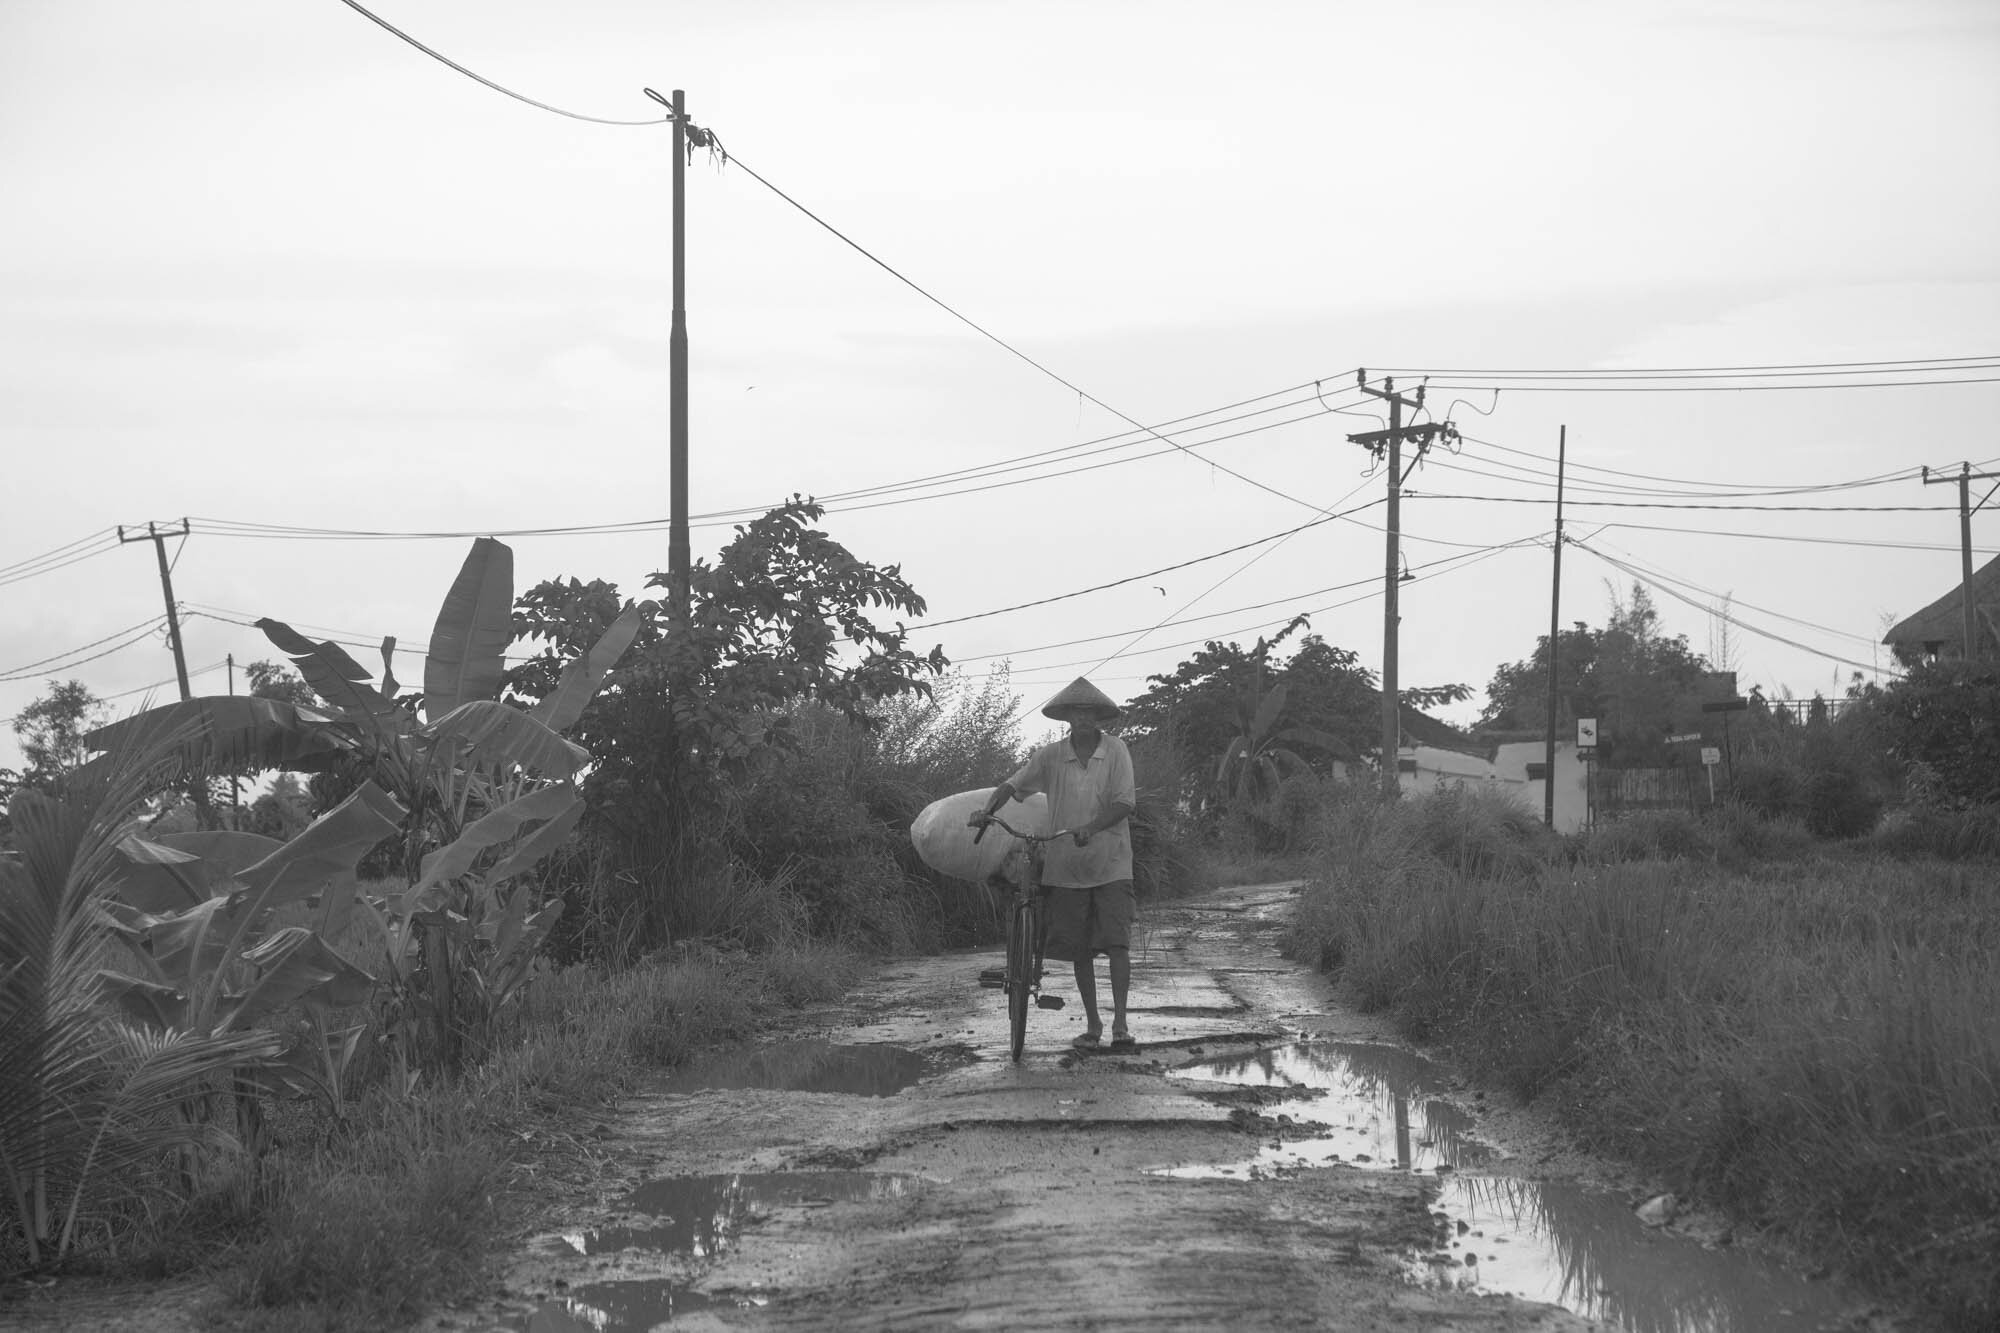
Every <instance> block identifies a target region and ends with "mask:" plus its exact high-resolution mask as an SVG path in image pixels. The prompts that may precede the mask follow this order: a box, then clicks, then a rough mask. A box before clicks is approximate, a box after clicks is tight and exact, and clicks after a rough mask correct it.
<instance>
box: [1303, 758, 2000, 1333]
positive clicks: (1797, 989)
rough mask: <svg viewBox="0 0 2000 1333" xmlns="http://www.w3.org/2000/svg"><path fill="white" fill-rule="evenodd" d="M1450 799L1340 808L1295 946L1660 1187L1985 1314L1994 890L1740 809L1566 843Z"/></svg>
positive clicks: (1994, 1155)
mask: <svg viewBox="0 0 2000 1333" xmlns="http://www.w3.org/2000/svg"><path fill="white" fill-rule="evenodd" d="M1461 801H1462V798H1459V797H1425V798H1420V799H1416V800H1409V801H1405V802H1402V803H1400V804H1399V805H1397V806H1395V807H1391V808H1388V809H1382V808H1374V809H1361V808H1356V809H1354V810H1351V811H1350V812H1349V814H1350V818H1349V819H1348V821H1347V823H1346V825H1345V826H1344V827H1343V828H1341V829H1339V830H1336V831H1333V832H1332V833H1330V835H1329V837H1328V840H1327V843H1326V845H1325V847H1324V849H1323V852H1322V860H1321V865H1320V870H1319V873H1318V874H1317V876H1316V877H1315V882H1314V884H1313V886H1312V887H1311V888H1310V889H1309V890H1308V893H1307V895H1306V898H1305V900H1304V901H1303V903H1302V904H1301V908H1300V913H1299V917H1298V920H1297V922H1296V923H1295V926H1294V930H1293V936H1292V941H1291V947H1292V949H1293V951H1294V952H1295V953H1296V954H1298V955H1299V956H1303V957H1307V958H1311V959H1313V960H1315V961H1318V962H1319V963H1321V965H1322V966H1327V967H1330V968H1333V969H1336V970H1338V972H1339V973H1340V975H1341V977H1342V979H1343V980H1344V982H1345V983H1346V984H1347V985H1348V986H1350V987H1351V988H1352V990H1353V993H1354V995H1355V996H1356V998H1357V999H1358V1000H1359V1001H1360V1002H1361V1003H1362V1004H1363V1005H1365V1006H1368V1007H1371V1008H1385V1009H1390V1010H1393V1011H1394V1013H1395V1014H1396V1016H1397V1018H1398V1021H1399V1023H1400V1024H1401V1026H1402V1027H1403V1028H1404V1029H1405V1030H1406V1031H1408V1032H1409V1033H1410V1034H1411V1035H1413V1036H1416V1037H1418V1038H1431V1039H1436V1040H1439V1041H1442V1042H1444V1043H1446V1044H1448V1045H1450V1046H1451V1047H1452V1048H1453V1049H1454V1050H1455V1051H1457V1052H1458V1053H1459V1054H1460V1055H1461V1056H1462V1057H1463V1058H1464V1059H1465V1060H1467V1061H1468V1062H1469V1063H1470V1064H1472V1065H1473V1066H1475V1067H1477V1068H1479V1069H1480V1070H1481V1071H1482V1072H1484V1073H1486V1074H1487V1075H1488V1076H1491V1077H1497V1078H1499V1079H1501V1080H1503V1081H1505V1082H1506V1083H1507V1084H1509V1085H1510V1086H1512V1087H1513V1088H1514V1089H1515V1090H1516V1091H1517V1092H1519V1093H1520V1094H1521V1095H1523V1096H1525V1097H1540V1098H1542V1099H1544V1100H1545V1101H1546V1102H1547V1103H1548V1104H1550V1105H1552V1106H1553V1107H1555V1108H1556V1109H1558V1111H1559V1112H1560V1113H1561V1114H1563V1115H1564V1116H1565V1118H1566V1119H1567V1120H1568V1121H1569V1123H1570V1124H1572V1125H1573V1126H1574V1127H1575V1129H1576V1130H1577V1131H1578V1132H1579V1134H1580V1135H1581V1136H1582V1137H1584V1138H1585V1139H1586V1140H1587V1141H1589V1142H1592V1143H1593V1144H1595V1145H1596V1146H1599V1147H1601V1148H1604V1149H1606V1150H1608V1151H1612V1152H1615V1153H1617V1154H1620V1155H1622V1156H1624V1157H1626V1158H1628V1159H1630V1160H1632V1161H1634V1162H1637V1163H1640V1164H1642V1165H1644V1166H1645V1167H1647V1168H1649V1169H1651V1170H1653V1171H1655V1172H1657V1173H1659V1174H1660V1175H1661V1176H1663V1177H1664V1178H1666V1179H1667V1180H1669V1181H1671V1182H1672V1184H1673V1187H1674V1188H1675V1189H1677V1190H1679V1191H1681V1192H1684V1193H1687V1194H1690V1195H1693V1196H1697V1197H1701V1198H1705V1199H1708V1200H1710V1201H1713V1202H1715V1203H1717V1204H1719V1205H1721V1206H1723V1207H1725V1208H1727V1209H1728V1210H1729V1211H1730V1212H1731V1213H1732V1214H1733V1215H1735V1216H1736V1217H1737V1218H1739V1219H1740V1220H1742V1221H1743V1222H1745V1223H1746V1224H1748V1225H1750V1226H1753V1227H1758V1228H1764V1229H1767V1230H1768V1231H1769V1232H1770V1233H1771V1234H1772V1235H1774V1236H1776V1237H1780V1238H1782V1239H1783V1240H1785V1241H1786V1242H1788V1243H1790V1244H1793V1245H1795V1246H1797V1247H1799V1248H1801V1249H1802V1250H1805V1251H1807V1252H1810V1253H1812V1254H1814V1255H1817V1256H1819V1257H1820V1258H1821V1259H1822V1260H1823V1261H1824V1262H1826V1263H1828V1264H1832V1265H1837V1266H1839V1267H1840V1268H1842V1269H1843V1270H1845V1271H1847V1272H1849V1273H1851V1274H1853V1275H1854V1276H1856V1277H1857V1278H1859V1279H1861V1280H1863V1281H1869V1282H1873V1283H1876V1284H1879V1285H1880V1286H1882V1287H1883V1288H1885V1289H1891V1290H1896V1291H1900V1292H1902V1293H1903V1294H1906V1295H1911V1296H1915V1297H1918V1298H1921V1299H1923V1300H1925V1301H1928V1302H1930V1303H1931V1304H1932V1305H1933V1306H1934V1307H1935V1308H1936V1310H1937V1311H1938V1312H1940V1315H1941V1317H1942V1318H1943V1319H1944V1320H1945V1321H1946V1322H1947V1323H1949V1324H1951V1325H1952V1326H1955V1327H1963V1328H1987V1327H1991V1326H1992V1324H1993V1321H1994V1320H1995V1319H2000V1265H1995V1264H1993V1263H1992V1262H1991V1259H1992V1255H1993V1253H1994V1245H1995V1241H1996V1231H1995V1225H1996V1224H1995V1222H1994V1219H1995V1218H1996V1217H2000V1023H1996V1022H1995V1015H1996V1014H2000V972H1996V969H1994V967H1993V966H1992V959H1993V958H1994V957H1995V956H1996V953H2000V893H1996V892H1995V890H1994V887H1993V883H1992V876H1991V875H1990V873H1987V872H1986V871H1985V869H1984V868H1983V867H1980V866H1976V865H1968V864H1954V863H1946V862H1941V861H1937V860H1934V859H1925V860H1919V861H1913V862H1898V861H1892V860H1887V859H1883V858H1880V857H1876V856H1868V855H1863V854H1857V853H1855V852H1853V851H1852V850H1843V851H1841V852H1840V853H1839V854H1837V855H1829V854H1825V853H1824V852H1808V853H1807V854H1805V855H1801V854H1800V853H1801V844H1800V837H1801V832H1800V829H1799V827H1798V826H1797V825H1795V824H1785V823H1780V824H1778V825H1776V826H1762V831H1761V832H1760V831H1759V821H1755V820H1754V819H1749V818H1748V817H1742V818H1738V819H1736V820H1734V821H1722V820H1712V821H1700V822H1698V823H1697V822H1695V821H1688V822H1686V823H1683V822H1681V821H1679V820H1677V819H1670V818H1669V819H1660V820H1656V821H1649V822H1642V823H1635V824H1633V825H1632V826H1631V827H1628V828H1625V829H1622V830H1621V829H1618V828H1617V826H1615V825H1614V826H1611V827H1610V828H1606V829H1602V830H1599V831H1598V832H1596V833H1594V834H1593V835H1591V836H1590V837H1588V838H1584V839H1580V840H1570V841H1569V842H1568V843H1567V844H1563V843H1559V842H1555V841H1550V840H1539V839H1537V838H1535V837H1534V836H1533V835H1532V834H1530V833H1528V831H1527V830H1516V829H1512V828H1511V826H1510V825H1509V824H1508V823H1507V822H1506V821H1505V820H1497V821H1496V820H1494V819H1492V818H1491V814H1490V812H1488V811H1486V810H1484V809H1481V808H1477V807H1473V806H1466V805H1464V804H1461V803H1460V802H1461ZM1496 829H1497V830H1502V831H1501V832H1499V833H1497V834H1496ZM1453 830H1456V832H1455V833H1454V832H1453ZM1517 835H1518V836H1517ZM1760 839H1761V840H1762V841H1761V842H1760V841H1759V840H1760ZM1808 845H1812V844H1808ZM1851 846H1852V845H1851V844H1850V845H1849V847H1851ZM1760 852H1775V853H1778V854H1779V855H1780V856H1781V857H1782V858H1783V859H1774V858H1773V857H1770V856H1764V855H1760Z"/></svg>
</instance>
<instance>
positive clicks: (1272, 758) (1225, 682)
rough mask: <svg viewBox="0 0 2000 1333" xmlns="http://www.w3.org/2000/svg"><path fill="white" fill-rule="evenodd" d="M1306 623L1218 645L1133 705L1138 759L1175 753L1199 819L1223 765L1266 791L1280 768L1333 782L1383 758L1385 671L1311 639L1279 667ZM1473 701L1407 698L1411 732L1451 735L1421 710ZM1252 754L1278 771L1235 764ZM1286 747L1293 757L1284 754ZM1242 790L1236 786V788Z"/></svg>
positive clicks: (1427, 693) (1129, 711)
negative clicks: (1281, 653)
mask: <svg viewBox="0 0 2000 1333" xmlns="http://www.w3.org/2000/svg"><path fill="white" fill-rule="evenodd" d="M1304 626H1305V620H1304V617H1299V618H1297V619H1295V620H1294V621H1293V622H1292V623H1291V624H1289V625H1287V626H1286V627H1285V628H1284V629H1283V630H1281V631H1280V632H1279V633H1278V634H1277V635H1275V636H1273V637H1272V638H1270V639H1268V640H1265V639H1259V640H1258V641H1257V643H1256V645H1255V646H1253V647H1251V648H1248V649H1245V648H1242V647H1239V646H1238V645H1236V644H1234V643H1228V644H1224V643H1217V642H1214V641H1210V642H1209V643H1208V644H1206V645H1204V646H1203V647H1202V649H1201V650H1200V651H1199V652H1197V653H1195V655H1194V656H1193V657H1191V658H1189V659H1188V660H1187V661H1185V662H1183V663H1182V664H1181V665H1180V666H1179V667H1177V668H1176V669H1175V670H1174V671H1173V672H1171V673H1169V674H1166V675H1156V676H1153V677H1150V678H1149V682H1148V687H1147V689H1146V691H1145V692H1144V693H1143V694H1140V695H1139V696H1137V697H1136V698H1134V699H1133V700H1131V702H1130V703H1128V704H1127V705H1126V721H1125V724H1124V728H1123V730H1124V733H1125V735H1126V736H1127V737H1128V738H1129V739H1130V740H1131V742H1132V744H1133V746H1134V749H1135V761H1136V759H1137V752H1138V751H1140V750H1145V751H1152V752H1157V751H1161V750H1164V751H1166V752H1167V754H1168V755H1169V756H1170V758H1169V761H1168V763H1167V765H1166V767H1167V769H1168V771H1169V772H1171V773H1172V774H1173V775H1174V777H1173V782H1174V785H1175V791H1174V793H1173V795H1174V797H1175V798H1176V801H1177V803H1178V804H1181V805H1183V806H1185V807H1187V808H1189V809H1191V810H1194V811H1196V812H1202V811H1205V810H1209V809H1210V808H1211V807H1213V806H1214V805H1215V804H1216V798H1217V797H1218V796H1221V795H1222V790H1221V789H1218V788H1217V786H1216V785H1215V783H1216V779H1217V776H1218V771H1219V769H1218V766H1220V767H1221V769H1225V770H1230V771H1231V772H1233V773H1234V774H1236V775H1238V776H1239V778H1240V779H1241V780H1244V781H1248V782H1249V783H1250V784H1252V788H1253V789H1254V790H1256V791H1265V790H1268V789H1269V788H1270V785H1271V779H1272V778H1273V777H1274V776H1275V775H1276V773H1277V772H1278V771H1296V772H1304V771H1311V772H1313V773H1317V774H1319V775H1321V776H1326V775H1328V774H1330V773H1331V772H1332V765H1333V763H1334V762H1335V761H1336V760H1342V759H1353V758H1356V757H1359V756H1373V755H1377V754H1378V753H1379V751H1380V749H1381V739H1382V713H1381V709H1382V693H1381V689H1380V687H1379V686H1378V684H1377V682H1376V677H1375V673H1374V672H1372V671H1370V670H1368V669H1367V668H1365V667H1363V666H1362V665H1360V659H1359V657H1358V656H1357V655H1356V654H1355V653H1354V652H1352V651H1351V650H1349V649H1346V648H1340V647H1336V646H1335V645H1333V644H1330V643H1328V642H1326V640H1325V639H1323V638H1321V637H1320V636H1319V635H1317V634H1306V635H1304V636H1303V637H1302V638H1301V639H1300V640H1299V645H1298V649H1297V651H1295V652H1294V653H1293V654H1292V656H1291V657H1290V658H1289V659H1288V660H1286V661H1285V662H1284V663H1283V664H1282V665H1276V664H1274V663H1273V662H1272V652H1273V650H1274V649H1275V648H1276V647H1277V646H1278V645H1279V644H1280V643H1282V642H1283V641H1284V640H1285V638H1286V637H1288V636H1289V635H1291V634H1292V633H1294V632H1296V631H1297V630H1300V629H1302V628H1304ZM1280 686H1282V687H1283V692H1282V694H1281V695H1280V696H1279V702H1278V703H1277V705H1276V706H1275V708H1272V709H1271V711H1270V714H1269V715H1268V716H1266V717H1264V719H1263V725H1262V726H1259V725H1258V720H1259V711H1258V710H1259V708H1260V706H1263V705H1265V704H1267V703H1268V699H1269V697H1270V693H1271V692H1272V691H1275V690H1277V689H1278V688H1279V687H1280ZM1470 694H1471V691H1470V689H1468V688H1467V687H1466V686H1464V685H1440V686H1432V687H1417V688H1412V689H1407V690H1403V691H1401V692H1400V699H1401V702H1402V704H1403V706H1404V708H1405V709H1406V710H1409V712H1408V713H1407V714H1406V724H1405V725H1406V728H1408V727H1411V726H1417V727H1423V726H1425V725H1429V726H1436V727H1439V729H1440V730H1443V728H1442V726H1441V724H1437V723H1435V722H1432V721H1431V720H1430V719H1427V718H1422V717H1421V714H1420V712H1419V711H1418V710H1421V709H1423V708H1429V707H1436V706H1438V705H1440V704H1444V703H1450V702H1456V701H1458V700H1461V699H1464V698H1467V697H1469V695H1470ZM1281 732H1282V733H1284V735H1283V736H1282V737H1281V736H1280V734H1279V733H1281ZM1245 748H1248V749H1252V750H1258V751H1259V752H1260V754H1259V758H1260V759H1261V760H1268V761H1269V763H1268V765H1267V764H1265V763H1262V762H1258V761H1254V760H1253V761H1252V762H1250V763H1248V764H1247V765H1245V764H1244V763H1243V762H1242V761H1241V759H1240V758H1238V759H1232V758H1231V755H1232V752H1233V751H1236V752H1240V751H1241V750H1242V749H1245ZM1280 749H1282V750H1283V751H1284V752H1285V755H1286V756H1287V757H1285V758H1280V757H1279V756H1278V754H1277V750H1280ZM1149 757H1150V756H1149ZM1294 761H1297V762H1296V763H1295V762H1294ZM1246 774H1247V775H1249V776H1247V777H1245V776H1243V775H1246ZM1226 775H1227V774H1225V776H1226ZM1237 789H1238V788H1237V785H1236V784H1232V786H1231V787H1230V788H1229V789H1228V790H1231V791H1234V790H1237Z"/></svg>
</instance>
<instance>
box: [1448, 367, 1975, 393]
mask: <svg viewBox="0 0 2000 1333" xmlns="http://www.w3.org/2000/svg"><path fill="white" fill-rule="evenodd" d="M1969 369H1974V370H1983V369H1986V367H1983V366H1973V367H1969ZM1491 378H1497V377H1488V379H1482V380H1479V381H1477V382H1474V383H1469V384H1456V383H1446V384H1439V383H1436V382H1435V381H1433V382H1431V384H1430V387H1431V388H1433V389H1437V390H1439V391H1444V390H1453V391H1456V390H1461V389H1490V388H1492V387H1493V385H1492V384H1491V383H1490V382H1488V380H1490V379H1491ZM1946 384H2000V375H1986V376H1970V377H1963V378H1955V379H1943V380H1939V379H1910V380H1843V381H1840V382H1838V383H1826V384H1685V383H1672V384H1668V383H1660V382H1644V381H1642V382H1638V383H1632V384H1601V383H1599V384H1560V383H1555V382H1551V381H1538V382H1534V383H1526V384H1510V385H1507V386H1505V387H1506V388H1507V389H1508V390H1509V391H1510V392H1514V393H1757V392H1769V391H1774V390H1785V389H1801V390H1803V389H1921V388H1929V387H1932V386H1936V385H1946Z"/></svg>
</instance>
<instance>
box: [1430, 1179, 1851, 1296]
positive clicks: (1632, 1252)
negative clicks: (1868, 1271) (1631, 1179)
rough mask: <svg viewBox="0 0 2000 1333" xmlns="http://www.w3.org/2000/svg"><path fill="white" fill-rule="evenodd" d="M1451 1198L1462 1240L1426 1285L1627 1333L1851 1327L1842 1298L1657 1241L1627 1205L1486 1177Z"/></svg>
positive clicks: (1729, 1253)
mask: <svg viewBox="0 0 2000 1333" xmlns="http://www.w3.org/2000/svg"><path fill="white" fill-rule="evenodd" d="M1440 1191H1441V1192H1440V1195H1439V1199H1438V1204H1439V1207H1440V1208H1441V1209H1442V1211H1443V1212H1444V1214H1445V1215H1446V1216H1447V1217H1449V1218H1450V1219H1451V1220H1452V1222H1453V1223H1454V1225H1453V1226H1452V1228H1451V1230H1452V1231H1453V1232H1455V1233H1457V1234H1455V1235H1454V1236H1453V1238H1452V1240H1451V1241H1450V1243H1449V1247H1448V1252H1447V1253H1445V1254H1443V1255H1440V1256H1432V1257H1431V1258H1430V1259H1427V1260H1420V1261H1418V1262H1417V1263H1416V1264H1415V1265H1414V1266H1413V1270H1412V1271H1413V1275H1415V1276H1417V1277H1418V1279H1419V1280H1420V1281H1422V1282H1424V1283H1426V1284H1427V1285H1434V1286H1447V1287H1450V1286H1456V1287H1462V1288H1469V1289H1473V1290H1478V1291H1489V1292H1505V1293H1507V1294H1509V1295H1514V1296H1521V1297H1525V1298H1527V1299H1529V1300H1535V1301H1544V1302H1547V1303H1549V1304H1553V1305H1561V1306H1563V1307H1564V1308H1566V1309H1569V1310H1573V1311H1575V1312H1576V1313H1578V1314H1581V1315H1584V1316H1586V1317H1588V1318H1591V1319H1596V1320H1600V1321H1602V1322H1603V1323H1604V1324H1606V1325H1607V1326H1609V1327H1611V1328H1615V1329H1620V1330H1625V1331H1627V1333H1803V1331H1804V1330H1811V1329H1822V1328H1831V1327H1842V1326H1845V1324H1844V1319H1845V1316H1846V1314H1847V1302H1846V1301H1845V1300H1844V1299H1843V1298H1842V1296H1841V1294H1840V1293H1839V1292H1837V1291H1834V1290H1832V1289H1830V1288H1828V1287H1826V1286H1823V1285H1819V1284H1814V1283H1809V1282H1807V1281H1805V1280H1804V1279H1802V1278H1799V1277H1795V1276H1793V1275H1792V1274H1790V1273H1787V1272H1785V1271H1783V1270H1782V1269H1779V1268H1777V1267H1776V1266H1774V1265H1771V1264H1768V1263H1764V1262H1762V1261H1760V1260H1758V1259H1756V1258H1754V1257H1753V1256H1751V1255H1748V1254H1745V1253H1741V1252H1738V1251H1733V1250H1710V1249H1705V1248H1703V1247H1702V1246H1701V1245H1699V1244H1697V1243H1696V1242H1694V1241H1692V1240H1689V1239H1687V1238H1686V1237H1683V1236H1677V1235H1674V1234H1671V1233H1662V1232H1656V1231H1651V1230H1649V1229H1648V1228H1647V1227H1646V1226H1645V1225H1644V1224H1643V1223H1641V1222H1640V1221H1639V1220H1638V1218H1637V1217H1636V1216H1634V1214H1633V1211H1632V1208H1631V1207H1630V1205H1629V1204H1628V1203H1627V1202H1626V1201H1625V1200H1624V1199H1623V1198H1621V1197H1619V1196H1617V1195H1613V1194H1607V1193H1604V1192H1601V1191H1594V1190H1587V1189H1583V1188H1581V1187H1579V1186H1576V1185H1569V1184H1562V1183H1558V1182H1537V1181H1527V1180H1515V1179H1511V1178H1504V1177H1481V1176H1454V1177H1451V1178H1449V1179H1447V1180H1444V1181H1442V1182H1441V1183H1440ZM1438 1259H1443V1260H1444V1262H1442V1263H1440V1262H1437V1261H1436V1260H1438Z"/></svg>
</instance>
